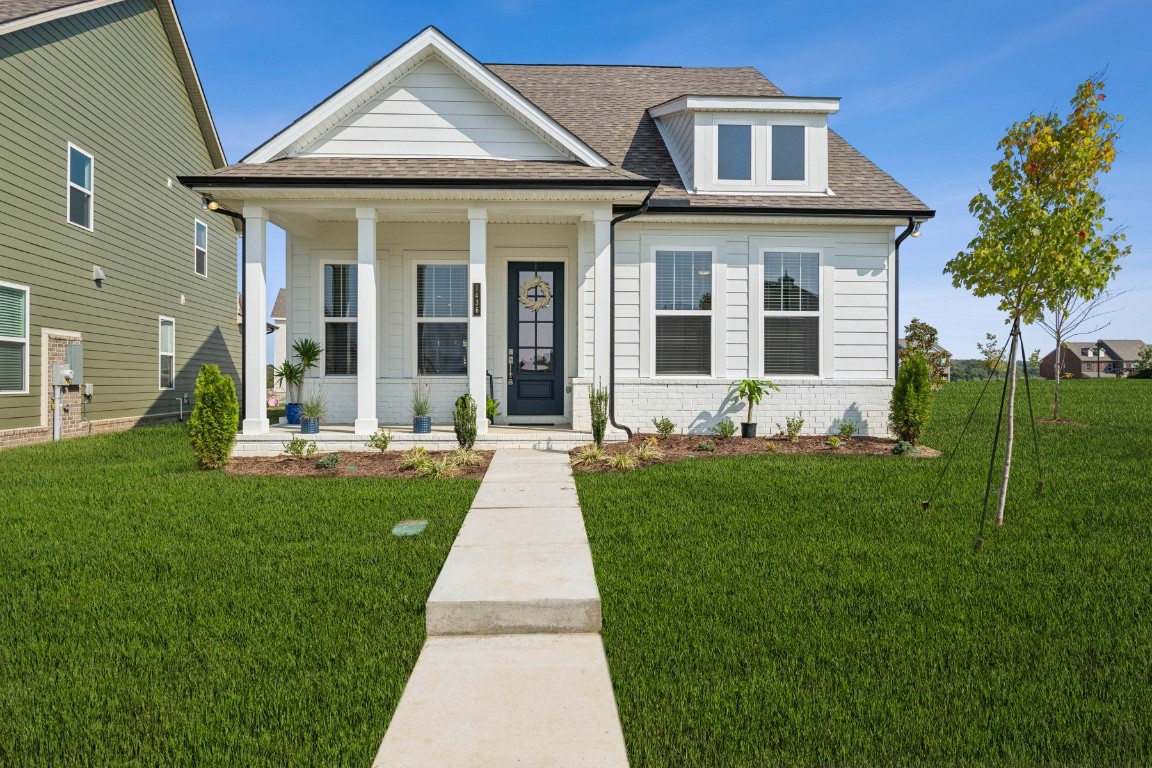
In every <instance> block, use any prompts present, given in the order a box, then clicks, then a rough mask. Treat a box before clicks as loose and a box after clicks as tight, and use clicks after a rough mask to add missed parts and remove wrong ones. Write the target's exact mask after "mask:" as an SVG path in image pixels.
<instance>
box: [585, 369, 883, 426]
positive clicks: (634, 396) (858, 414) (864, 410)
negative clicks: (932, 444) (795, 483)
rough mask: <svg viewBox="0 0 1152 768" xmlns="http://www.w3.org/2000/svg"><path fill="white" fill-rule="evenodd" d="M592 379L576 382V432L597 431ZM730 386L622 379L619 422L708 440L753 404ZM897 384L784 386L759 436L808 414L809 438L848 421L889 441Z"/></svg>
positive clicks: (769, 399) (772, 399)
mask: <svg viewBox="0 0 1152 768" xmlns="http://www.w3.org/2000/svg"><path fill="white" fill-rule="evenodd" d="M590 384H591V383H590V382H589V381H588V380H587V379H576V380H575V381H574V382H573V394H572V397H573V411H572V414H573V418H572V426H573V428H574V429H578V430H587V429H590V428H591V415H590V412H589V410H588V390H589V387H590ZM731 389H732V383H731V382H728V381H722V382H715V381H694V380H691V379H661V380H659V381H653V380H645V379H621V380H618V381H617V383H616V420H617V421H618V422H620V423H621V424H624V425H626V426H628V427H631V428H632V429H633V430H637V429H639V430H640V431H644V432H652V431H654V430H653V427H652V420H653V419H658V418H662V417H665V416H667V417H668V418H670V419H672V421H674V422H675V423H676V429H677V431H678V432H683V433H688V434H703V433H706V432H708V431H709V430H710V429H711V428H712V427H713V426H715V425H716V423H717V422H718V421H720V420H722V419H723V418H724V417H725V416H728V417H731V419H732V421H734V422H736V423H737V424H739V423H740V422H741V421H743V420H744V418H745V414H746V413H747V404H745V403H742V402H739V401H737V400H736V399H735V397H734V396H733V395H732V394H731ZM891 396H892V382H891V381H886V380H877V379H864V380H848V379H844V380H836V381H823V382H815V383H810V384H809V383H803V384H801V383H796V384H789V383H787V382H783V383H780V391H779V392H769V393H768V394H767V395H766V396H765V397H764V400H763V402H761V403H760V405H759V406H757V408H756V412H755V414H754V417H755V419H756V422H757V423H758V424H759V425H760V428H759V434H761V435H764V436H767V435H771V434H774V433H775V432H778V431H779V428H777V426H776V425H777V424H781V425H783V423H784V419H785V418H786V417H788V416H796V415H798V414H803V417H804V433H805V434H829V433H833V432H836V431H837V429H838V428H839V426H840V422H841V421H842V420H844V419H849V420H851V421H855V422H856V423H857V425H858V427H859V432H858V434H861V435H879V436H882V437H887V436H888V401H889V399H890V398H891Z"/></svg>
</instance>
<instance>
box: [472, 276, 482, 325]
mask: <svg viewBox="0 0 1152 768" xmlns="http://www.w3.org/2000/svg"><path fill="white" fill-rule="evenodd" d="M472 317H480V283H472Z"/></svg>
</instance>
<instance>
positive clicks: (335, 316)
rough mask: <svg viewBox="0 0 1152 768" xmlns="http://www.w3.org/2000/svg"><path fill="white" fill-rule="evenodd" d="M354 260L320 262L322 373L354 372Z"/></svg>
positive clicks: (355, 293) (346, 373)
mask: <svg viewBox="0 0 1152 768" xmlns="http://www.w3.org/2000/svg"><path fill="white" fill-rule="evenodd" d="M357 290H358V285H357V282H356V265H355V264H325V265H324V375H326V376H352V375H355V373H356V336H357V334H356V329H357V326H356V316H357V308H356V300H357V298H356V297H357Z"/></svg>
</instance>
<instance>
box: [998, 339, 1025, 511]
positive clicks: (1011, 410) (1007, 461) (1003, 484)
mask: <svg viewBox="0 0 1152 768" xmlns="http://www.w3.org/2000/svg"><path fill="white" fill-rule="evenodd" d="M1019 331H1020V318H1019V317H1017V318H1016V321H1015V323H1014V324H1013V325H1012V343H1011V344H1010V345H1009V351H1008V383H1007V384H1005V386H1006V387H1008V429H1007V437H1006V438H1005V441H1004V474H1003V475H1002V476H1001V478H1000V495H999V496H998V497H997V499H996V525H997V526H1001V525H1004V504H1005V503H1006V502H1007V501H1008V475H1009V474H1011V472H1012V444H1013V442H1014V441H1015V439H1016V347H1017V344H1018V342H1019V341H1020V332H1019Z"/></svg>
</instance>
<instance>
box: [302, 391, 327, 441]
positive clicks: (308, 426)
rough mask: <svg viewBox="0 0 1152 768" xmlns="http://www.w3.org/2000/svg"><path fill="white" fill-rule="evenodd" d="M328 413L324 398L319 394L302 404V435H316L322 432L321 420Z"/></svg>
mask: <svg viewBox="0 0 1152 768" xmlns="http://www.w3.org/2000/svg"><path fill="white" fill-rule="evenodd" d="M327 413H328V407H327V406H326V405H325V404H324V396H323V395H322V394H320V393H319V392H317V393H316V394H314V395H312V396H311V397H309V398H308V399H307V400H305V401H304V402H303V403H301V404H300V434H302V435H315V434H317V433H319V432H320V419H322V418H324V416H325V415H326V414H327Z"/></svg>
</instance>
